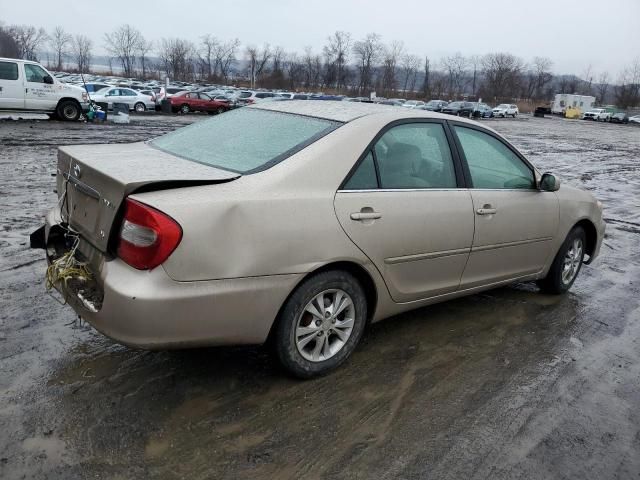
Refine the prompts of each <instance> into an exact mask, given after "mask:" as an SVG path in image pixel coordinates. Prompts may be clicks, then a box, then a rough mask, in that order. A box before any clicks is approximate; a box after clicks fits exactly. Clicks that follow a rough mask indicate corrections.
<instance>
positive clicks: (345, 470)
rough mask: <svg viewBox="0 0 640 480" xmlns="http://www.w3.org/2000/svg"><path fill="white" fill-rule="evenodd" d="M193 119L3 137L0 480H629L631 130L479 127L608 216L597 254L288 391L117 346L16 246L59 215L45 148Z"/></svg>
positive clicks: (632, 423)
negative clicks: (562, 289) (51, 211)
mask: <svg viewBox="0 0 640 480" xmlns="http://www.w3.org/2000/svg"><path fill="white" fill-rule="evenodd" d="M201 118H205V117H204V116H198V115H184V116H179V117H166V116H141V117H135V116H132V122H131V123H130V124H129V125H126V126H121V125H108V124H106V125H88V124H82V123H74V124H69V123H67V124H65V123H62V122H53V121H52V122H47V121H44V122H30V121H26V122H1V123H0V142H1V143H2V145H3V150H2V155H0V171H1V172H2V174H3V176H4V178H5V179H10V181H7V182H5V183H4V184H3V187H2V188H1V190H2V193H3V195H2V197H1V200H0V202H1V205H0V207H1V208H2V211H3V217H4V218H5V221H4V222H3V228H4V232H3V236H2V238H1V239H0V245H1V246H2V252H3V254H2V257H1V259H0V271H1V272H2V275H1V276H0V295H1V296H2V302H3V309H2V311H1V313H0V315H1V316H0V368H1V369H2V375H1V376H0V405H2V407H0V477H2V478H22V477H26V478H61V479H72V478H86V477H93V478H131V477H137V478H143V477H148V476H158V477H162V478H182V477H189V478H265V477H266V478H300V477H304V478H377V477H379V478H439V479H440V478H452V479H457V478H486V477H489V476H490V477H492V478H505V479H507V478H509V479H510V478H564V477H571V478H577V477H593V478H612V477H618V478H630V477H633V475H637V472H638V471H639V470H640V427H639V426H640V413H639V412H638V410H637V405H638V404H640V348H639V347H640V345H639V343H640V340H638V339H639V338H640V301H639V300H638V299H639V298H640V205H639V204H638V201H639V200H638V199H639V198H640V180H639V174H640V163H638V162H639V160H640V135H638V129H637V128H636V127H634V126H627V125H610V124H596V123H590V122H589V123H587V122H572V121H570V120H564V119H559V118H546V119H538V118H522V117H521V116H520V117H518V118H517V119H513V120H512V119H510V120H508V121H505V120H503V119H499V120H484V121H483V122H484V124H485V125H489V126H491V127H493V128H495V129H497V130H498V131H500V132H501V133H504V134H505V135H506V136H507V137H508V138H509V139H510V140H511V141H512V142H513V143H514V144H515V145H516V146H518V147H519V148H521V150H522V151H523V152H524V153H525V154H526V155H527V156H528V157H529V159H530V160H531V161H532V162H533V163H535V164H536V165H537V166H538V167H539V168H540V169H541V170H543V171H546V170H549V171H552V172H554V173H557V174H558V175H559V176H560V177H561V178H562V179H563V181H564V182H566V183H570V184H573V185H576V186H580V187H582V188H586V189H589V190H591V191H592V192H593V193H594V194H595V195H596V196H597V197H598V198H599V199H600V200H601V201H602V202H603V203H604V205H605V218H606V219H607V222H608V229H607V237H606V238H605V243H604V246H603V249H602V252H601V256H600V257H599V258H598V259H597V260H596V261H595V262H594V264H593V265H590V266H586V267H584V270H583V271H582V273H581V275H580V277H579V278H578V280H577V282H576V284H575V285H574V287H573V289H572V290H571V292H569V294H568V295H566V296H563V297H553V296H546V295H542V294H540V293H538V291H537V289H536V288H535V287H534V286H532V285H528V284H524V285H519V286H516V287H511V288H503V289H499V290H494V291H490V292H487V293H485V294H481V295H476V296H473V297H469V298H465V299H461V300H456V301H452V302H448V303H444V304H441V305H437V306H433V307H428V308H424V309H421V310H418V311H414V312H411V313H408V314H405V315H401V316H399V317H396V318H395V319H391V320H387V321H385V322H382V323H379V324H376V325H374V326H373V327H372V328H371V329H370V331H369V333H368V334H367V335H366V337H365V338H364V342H363V344H362V346H361V347H360V348H359V349H358V351H356V354H355V355H354V357H353V359H352V360H351V361H350V362H348V363H347V364H346V365H345V366H344V367H343V368H341V369H340V370H338V371H336V372H334V373H333V374H331V375H329V376H327V377H323V378H320V379H317V380H313V381H309V382H299V381H295V380H291V379H289V378H288V377H286V376H284V375H283V374H282V373H281V371H280V370H279V369H278V368H277V366H276V363H275V362H274V361H273V360H271V358H270V357H269V356H268V355H267V354H266V352H264V351H263V349H261V348H231V349H229V348H225V349H204V350H196V351H176V352H141V351H135V350H131V349H127V348H125V347H121V346H118V345H114V344H113V343H112V342H110V341H109V340H107V339H105V338H103V337H102V336H101V335H100V334H97V333H95V332H93V331H92V330H91V329H90V328H88V327H87V326H86V325H84V324H80V323H79V322H77V321H75V319H74V317H73V315H72V313H71V310H70V309H69V308H66V307H62V306H60V305H58V304H57V303H56V302H55V300H54V299H53V298H51V297H49V296H47V295H46V293H45V290H44V278H43V271H44V266H45V265H44V261H43V260H42V258H41V254H40V253H38V252H37V251H32V250H29V249H28V245H27V243H28V234H29V233H30V232H31V231H32V230H34V229H35V228H36V227H37V226H38V225H39V224H40V223H41V221H42V216H43V214H44V212H45V211H46V210H47V209H48V208H49V207H50V206H51V205H52V204H53V203H54V202H55V194H54V193H53V192H52V189H53V188H54V179H53V178H52V177H51V174H52V173H54V171H55V149H56V147H57V146H58V145H64V144H81V143H92V142H94V143H95V142H105V141H108V142H130V141H139V140H143V139H147V138H150V137H152V136H155V135H158V134H161V133H163V132H166V131H169V130H172V129H174V128H176V127H178V126H180V125H184V124H186V123H190V122H192V121H195V120H198V119H201ZM633 478H635V477H633Z"/></svg>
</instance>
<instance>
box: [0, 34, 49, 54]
mask: <svg viewBox="0 0 640 480" xmlns="http://www.w3.org/2000/svg"><path fill="white" fill-rule="evenodd" d="M5 32H6V33H8V34H9V35H10V36H11V38H13V41H14V42H15V44H16V46H17V47H18V58H24V59H25V60H35V61H37V60H38V57H37V53H38V49H39V48H40V47H41V46H42V44H43V43H44V42H45V41H46V40H47V38H48V36H47V32H45V31H44V28H36V27H33V26H29V25H11V26H9V27H8V28H6V29H5Z"/></svg>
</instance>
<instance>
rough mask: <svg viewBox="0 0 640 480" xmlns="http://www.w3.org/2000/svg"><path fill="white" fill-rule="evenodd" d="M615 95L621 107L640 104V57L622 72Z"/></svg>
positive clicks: (615, 88) (617, 103)
mask: <svg viewBox="0 0 640 480" xmlns="http://www.w3.org/2000/svg"><path fill="white" fill-rule="evenodd" d="M614 95H615V99H616V105H618V107H620V108H628V107H635V106H638V105H640V57H638V58H636V59H635V60H634V61H633V63H632V64H631V65H630V66H629V67H627V68H625V69H624V70H623V71H622V72H621V73H620V76H619V78H618V84H617V85H616V86H615V87H614Z"/></svg>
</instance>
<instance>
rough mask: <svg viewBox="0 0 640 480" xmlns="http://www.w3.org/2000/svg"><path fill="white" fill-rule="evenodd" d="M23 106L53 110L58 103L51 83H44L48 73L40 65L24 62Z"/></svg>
mask: <svg viewBox="0 0 640 480" xmlns="http://www.w3.org/2000/svg"><path fill="white" fill-rule="evenodd" d="M23 65H24V76H25V82H24V87H25V108H27V109H29V110H44V111H53V110H55V108H56V105H57V104H58V98H59V97H58V95H57V93H56V89H55V86H54V85H53V84H48V83H44V79H45V77H49V73H47V71H46V70H45V69H44V68H42V67H41V66H40V65H36V64H33V63H25V64H23Z"/></svg>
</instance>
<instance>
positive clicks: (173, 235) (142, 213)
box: [117, 198, 182, 270]
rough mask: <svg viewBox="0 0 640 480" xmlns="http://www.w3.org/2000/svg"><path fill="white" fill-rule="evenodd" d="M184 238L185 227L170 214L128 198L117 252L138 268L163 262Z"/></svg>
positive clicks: (153, 266)
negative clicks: (183, 230)
mask: <svg viewBox="0 0 640 480" xmlns="http://www.w3.org/2000/svg"><path fill="white" fill-rule="evenodd" d="M180 240H182V228H181V227H180V225H179V224H178V222H176V221H175V220H174V219H173V218H171V217H170V216H169V215H167V214H165V213H162V212H161V211H160V210H156V209H155V208H153V207H150V206H149V205H145V204H144V203H141V202H138V201H136V200H131V199H130V198H127V199H126V200H125V206H124V218H123V220H122V226H121V227H120V236H119V239H118V249H117V254H118V257H120V258H121V259H122V260H123V261H124V262H126V263H127V264H129V265H131V266H132V267H133V268H136V269H138V270H151V269H153V268H155V267H157V266H158V265H160V264H162V263H163V262H164V261H165V260H166V259H167V258H169V255H171V254H172V253H173V251H174V250H175V249H176V247H177V246H178V245H179V244H180Z"/></svg>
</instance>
